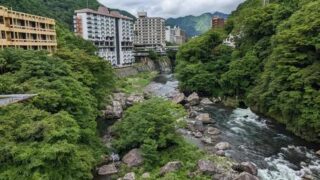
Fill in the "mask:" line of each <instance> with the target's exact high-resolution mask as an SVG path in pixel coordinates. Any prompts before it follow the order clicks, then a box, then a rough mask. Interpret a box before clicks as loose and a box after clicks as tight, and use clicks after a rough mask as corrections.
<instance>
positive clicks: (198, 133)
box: [192, 132, 203, 138]
mask: <svg viewBox="0 0 320 180" xmlns="http://www.w3.org/2000/svg"><path fill="white" fill-rule="evenodd" d="M192 134H193V136H194V137H196V138H202V137H203V134H202V133H201V132H193V133H192Z"/></svg>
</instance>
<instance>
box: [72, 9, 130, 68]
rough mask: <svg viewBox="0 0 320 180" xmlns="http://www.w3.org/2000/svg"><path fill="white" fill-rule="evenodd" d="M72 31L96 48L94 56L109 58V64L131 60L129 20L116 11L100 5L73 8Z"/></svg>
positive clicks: (122, 64)
mask: <svg viewBox="0 0 320 180" xmlns="http://www.w3.org/2000/svg"><path fill="white" fill-rule="evenodd" d="M74 31H75V33H76V34H77V35H78V36H80V37H82V38H84V39H86V40H89V41H92V42H93V44H94V45H96V47H97V48H98V52H97V55H99V56H100V57H102V58H104V59H106V60H109V61H110V62H111V64H112V65H113V66H116V67H123V66H128V65H132V64H133V63H134V55H133V39H134V38H133V19H131V18H129V17H126V16H123V15H121V14H120V13H119V12H118V11H109V9H108V8H106V7H104V6H100V7H99V9H98V11H95V10H92V9H81V10H76V11H75V15H74Z"/></svg>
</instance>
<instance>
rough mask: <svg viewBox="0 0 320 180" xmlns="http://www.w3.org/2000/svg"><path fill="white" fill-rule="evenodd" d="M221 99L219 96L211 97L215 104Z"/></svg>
mask: <svg viewBox="0 0 320 180" xmlns="http://www.w3.org/2000/svg"><path fill="white" fill-rule="evenodd" d="M221 101H222V99H221V97H218V98H215V97H213V98H212V102H213V103H215V104H216V103H219V102H221Z"/></svg>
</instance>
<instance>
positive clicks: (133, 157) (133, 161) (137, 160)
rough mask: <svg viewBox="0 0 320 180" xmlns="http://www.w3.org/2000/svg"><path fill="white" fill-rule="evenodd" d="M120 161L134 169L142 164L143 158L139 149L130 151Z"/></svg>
mask: <svg viewBox="0 0 320 180" xmlns="http://www.w3.org/2000/svg"><path fill="white" fill-rule="evenodd" d="M122 161H123V162H124V163H125V164H127V165H128V166H129V167H136V166H140V165H141V164H143V161H144V160H143V157H142V155H141V153H140V150H139V149H132V150H131V151H130V152H128V153H127V154H126V155H125V156H124V157H123V158H122Z"/></svg>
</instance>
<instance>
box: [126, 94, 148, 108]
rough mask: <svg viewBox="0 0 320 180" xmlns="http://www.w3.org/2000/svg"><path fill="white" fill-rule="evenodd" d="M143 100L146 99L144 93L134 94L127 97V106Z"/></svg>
mask: <svg viewBox="0 0 320 180" xmlns="http://www.w3.org/2000/svg"><path fill="white" fill-rule="evenodd" d="M143 100H144V97H143V95H141V94H132V95H130V96H129V97H128V98H127V100H126V105H127V106H132V105H133V104H136V103H141V102H143Z"/></svg>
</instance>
